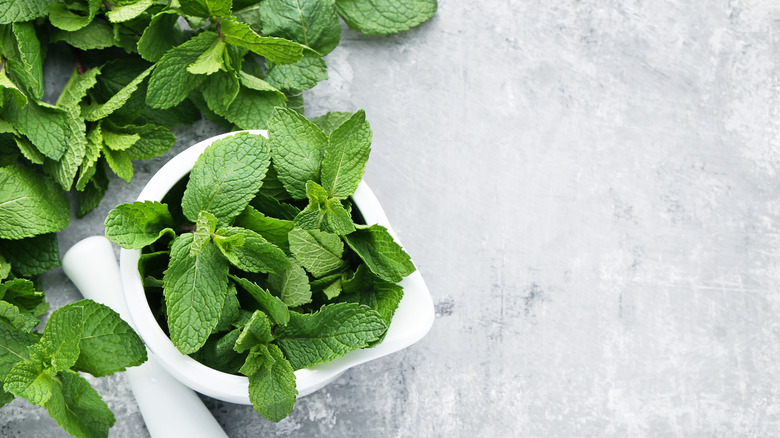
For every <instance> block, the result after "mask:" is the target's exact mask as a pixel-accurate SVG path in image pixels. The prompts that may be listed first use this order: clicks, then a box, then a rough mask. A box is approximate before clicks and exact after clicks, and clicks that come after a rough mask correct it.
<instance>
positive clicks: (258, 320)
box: [234, 310, 274, 353]
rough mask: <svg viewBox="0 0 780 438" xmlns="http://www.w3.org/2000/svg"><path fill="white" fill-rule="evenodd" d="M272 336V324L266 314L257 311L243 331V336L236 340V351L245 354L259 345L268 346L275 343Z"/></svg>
mask: <svg viewBox="0 0 780 438" xmlns="http://www.w3.org/2000/svg"><path fill="white" fill-rule="evenodd" d="M273 339H274V336H273V335H272V334H271V322H270V321H269V319H268V316H266V314H265V313H263V312H261V311H259V310H255V312H254V313H253V314H252V318H250V319H249V322H248V323H246V325H244V328H243V329H241V334H240V335H239V336H238V339H236V345H235V347H234V348H235V350H236V351H237V352H239V353H243V352H245V351H246V350H249V349H250V348H252V347H254V346H255V345H258V344H266V343H268V342H271V341H273Z"/></svg>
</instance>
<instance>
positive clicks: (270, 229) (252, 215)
mask: <svg viewBox="0 0 780 438" xmlns="http://www.w3.org/2000/svg"><path fill="white" fill-rule="evenodd" d="M233 225H235V226H237V227H241V228H246V229H248V230H252V231H254V232H255V233H258V234H259V235H261V236H263V238H264V239H265V240H267V241H269V242H271V243H273V244H274V245H276V246H278V247H279V248H281V249H282V250H287V249H288V248H289V244H288V243H287V233H289V232H290V230H292V229H293V227H294V226H295V225H294V224H293V222H292V221H287V220H283V219H276V218H272V217H268V216H266V215H264V214H263V213H260V212H259V211H257V210H255V209H254V208H252V207H251V206H247V208H245V209H244V211H243V212H242V213H241V214H240V215H238V216H237V217H236V220H235V222H234V223H233Z"/></svg>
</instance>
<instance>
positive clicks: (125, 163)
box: [103, 148, 133, 183]
mask: <svg viewBox="0 0 780 438" xmlns="http://www.w3.org/2000/svg"><path fill="white" fill-rule="evenodd" d="M103 157H105V159H106V163H108V167H110V168H111V170H113V171H114V173H115V174H116V176H118V177H120V178H122V179H123V180H125V182H128V183H129V182H130V180H132V179H133V162H132V161H130V156H129V155H128V154H127V153H126V152H124V151H115V150H113V149H109V148H104V149H103Z"/></svg>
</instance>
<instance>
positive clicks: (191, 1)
mask: <svg viewBox="0 0 780 438" xmlns="http://www.w3.org/2000/svg"><path fill="white" fill-rule="evenodd" d="M179 3H180V4H181V11H182V12H183V13H184V14H186V15H194V16H196V17H203V18H209V17H212V16H217V17H229V16H230V10H231V9H232V8H233V0H181V1H180V2H179Z"/></svg>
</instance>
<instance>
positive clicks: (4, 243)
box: [0, 233, 60, 277]
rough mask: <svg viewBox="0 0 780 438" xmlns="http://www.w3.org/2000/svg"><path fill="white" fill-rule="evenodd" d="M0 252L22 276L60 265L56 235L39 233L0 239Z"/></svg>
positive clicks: (16, 272) (15, 271) (37, 273)
mask: <svg viewBox="0 0 780 438" xmlns="http://www.w3.org/2000/svg"><path fill="white" fill-rule="evenodd" d="M0 254H2V255H3V256H5V258H6V259H8V261H9V262H11V265H12V266H13V272H14V273H15V274H16V275H19V276H22V277H34V276H36V275H39V274H43V273H44V272H47V271H49V270H51V269H54V268H56V267H57V266H59V265H60V251H59V249H58V247H57V235H56V234H54V233H49V234H41V235H39V236H34V237H28V238H26V239H21V240H0Z"/></svg>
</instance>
